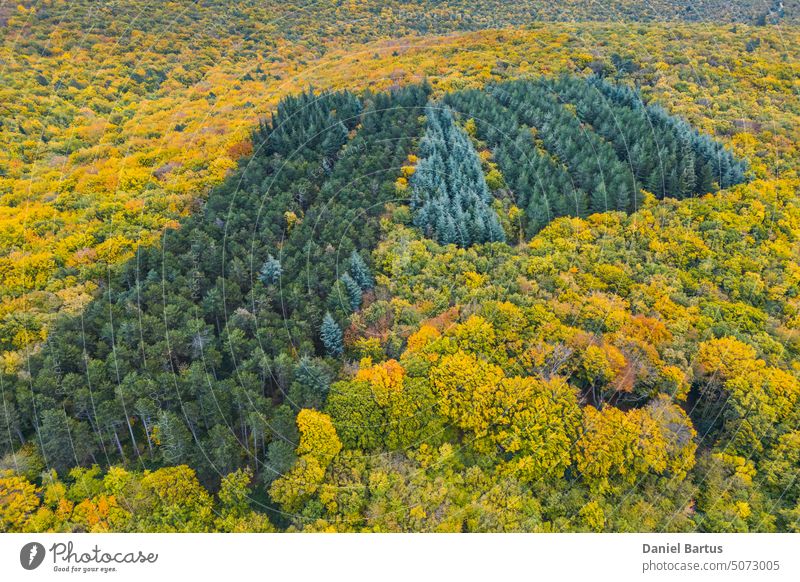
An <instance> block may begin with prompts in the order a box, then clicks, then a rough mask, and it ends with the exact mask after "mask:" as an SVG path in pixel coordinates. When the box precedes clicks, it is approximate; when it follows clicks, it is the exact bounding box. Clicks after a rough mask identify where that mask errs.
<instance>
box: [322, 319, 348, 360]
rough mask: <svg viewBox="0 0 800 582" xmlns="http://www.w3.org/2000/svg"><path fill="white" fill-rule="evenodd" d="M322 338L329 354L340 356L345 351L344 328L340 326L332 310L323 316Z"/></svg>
mask: <svg viewBox="0 0 800 582" xmlns="http://www.w3.org/2000/svg"><path fill="white" fill-rule="evenodd" d="M320 339H321V340H322V345H323V346H325V352H326V353H327V354H328V355H329V356H333V357H338V356H341V355H342V354H343V353H344V341H343V338H342V328H340V327H339V324H338V323H336V321H335V320H334V319H333V316H332V315H331V314H330V312H326V313H325V317H323V318H322V327H321V328H320Z"/></svg>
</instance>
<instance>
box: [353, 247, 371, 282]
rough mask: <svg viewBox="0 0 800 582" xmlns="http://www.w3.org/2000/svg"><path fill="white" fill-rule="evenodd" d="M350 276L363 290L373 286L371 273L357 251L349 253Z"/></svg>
mask: <svg viewBox="0 0 800 582" xmlns="http://www.w3.org/2000/svg"><path fill="white" fill-rule="evenodd" d="M350 276H351V277H353V279H354V280H355V282H356V283H358V286H359V287H361V289H363V290H364V291H367V290H369V289H372V288H373V287H374V286H375V280H374V279H373V278H372V273H371V272H370V270H369V267H368V266H367V264H366V263H365V262H364V259H362V258H361V255H360V254H358V251H353V252H352V253H351V254H350Z"/></svg>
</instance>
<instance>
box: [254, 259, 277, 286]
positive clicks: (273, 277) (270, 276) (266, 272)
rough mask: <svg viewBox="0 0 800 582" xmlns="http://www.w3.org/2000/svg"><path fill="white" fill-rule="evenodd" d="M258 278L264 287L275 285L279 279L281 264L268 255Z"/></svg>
mask: <svg viewBox="0 0 800 582" xmlns="http://www.w3.org/2000/svg"><path fill="white" fill-rule="evenodd" d="M258 278H259V279H260V280H261V282H262V283H264V285H274V284H276V283H277V282H278V281H279V280H280V278H281V262H280V261H279V260H278V259H276V258H275V257H273V256H272V255H269V257H267V260H266V261H265V262H264V266H262V267H261V272H260V273H259V276H258Z"/></svg>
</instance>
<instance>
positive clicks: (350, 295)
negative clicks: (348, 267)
mask: <svg viewBox="0 0 800 582" xmlns="http://www.w3.org/2000/svg"><path fill="white" fill-rule="evenodd" d="M339 280H340V281H341V282H342V285H344V289H345V292H346V293H347V301H348V303H349V304H350V309H352V310H353V311H358V309H359V308H360V307H361V299H362V295H361V287H360V286H359V284H358V283H356V281H355V280H354V279H353V278H352V277H351V276H350V275H349V273H345V274H344V275H342V277H341V279H339Z"/></svg>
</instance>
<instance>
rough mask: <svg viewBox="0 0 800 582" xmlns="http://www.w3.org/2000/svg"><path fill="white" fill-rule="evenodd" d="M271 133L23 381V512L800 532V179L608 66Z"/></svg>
mask: <svg viewBox="0 0 800 582" xmlns="http://www.w3.org/2000/svg"><path fill="white" fill-rule="evenodd" d="M598 95H601V96H602V97H603V100H600V99H598V98H597V96H598ZM614 120H616V122H617V123H619V122H620V120H624V121H625V126H626V129H625V131H616V132H615V131H614V130H612V129H611V128H610V125H609V124H611V123H614ZM494 121H496V122H497V125H495V123H494ZM646 124H649V125H650V126H651V129H650V131H649V132H644V130H643V129H642V128H643V127H644V125H646ZM508 136H511V139H509V137H508ZM647 136H649V138H648V137H647ZM626 138H628V139H631V142H630V143H628V142H626V141H625V140H626ZM251 139H252V143H253V153H252V155H250V156H248V157H246V158H245V159H243V160H242V161H241V162H240V164H239V169H238V170H237V171H236V172H234V173H233V174H232V175H231V176H230V177H229V178H228V179H226V180H225V182H224V184H222V185H221V186H219V187H217V188H215V189H214V190H213V191H212V193H211V195H210V196H209V198H208V200H207V201H206V202H205V203H204V204H203V206H202V207H201V209H200V210H198V211H197V212H195V213H194V215H193V216H191V217H190V218H189V219H188V220H187V221H186V222H185V224H183V225H182V226H181V228H179V229H174V230H170V231H167V232H166V233H165V235H164V237H163V240H162V242H161V244H160V245H159V246H158V247H152V248H142V249H140V250H139V251H138V253H137V255H136V257H135V259H134V260H132V261H129V262H128V263H126V264H125V265H124V266H123V268H122V269H120V270H119V272H118V273H115V274H112V275H110V276H109V277H108V279H107V280H106V281H105V282H104V285H103V293H102V295H100V296H99V297H98V298H96V299H95V300H93V301H92V302H91V303H90V304H89V305H87V306H86V308H85V309H84V310H83V311H82V312H81V314H80V316H67V317H63V318H60V319H59V320H58V321H57V322H56V324H55V325H54V327H53V329H51V331H50V334H49V336H48V338H47V340H46V341H45V342H44V344H43V346H42V348H41V351H40V352H39V353H37V354H35V355H33V356H31V357H29V358H28V360H27V365H26V369H25V373H18V374H16V375H11V374H6V375H5V376H4V377H3V379H2V380H3V381H2V386H3V406H4V410H3V412H4V413H3V414H2V415H0V416H1V417H2V423H1V424H0V435H2V436H0V439H2V440H0V444H2V446H3V448H4V452H5V455H6V456H5V461H4V463H6V464H7V465H10V466H13V467H14V472H13V473H8V474H7V476H6V477H5V478H4V479H3V480H2V481H0V483H2V487H3V488H4V491H5V492H6V493H5V495H13V496H14V499H15V501H14V503H13V504H11V506H10V507H9V509H8V510H7V512H6V516H4V520H5V521H4V524H5V527H6V528H9V529H12V530H28V531H32V530H36V531H40V530H45V529H46V530H51V529H52V530H56V531H59V530H73V531H74V530H76V529H77V530H90V531H131V530H133V531H151V530H153V531H162V530H165V531H207V530H215V531H217V530H222V531H270V530H272V529H275V528H277V529H279V530H283V529H290V530H303V531H353V530H355V531H516V530H522V531H587V530H588V531H599V530H613V531H642V530H644V531H650V530H656V531H658V530H668V531H672V530H675V531H683V530H697V529H699V530H701V531H748V530H752V531H774V530H780V531H785V530H791V529H794V528H796V527H797V517H798V514H797V511H798V506H797V503H798V501H799V499H798V493H800V491H798V490H797V487H796V486H795V485H793V484H792V482H791V477H792V475H791V471H789V472H787V471H786V470H785V469H786V467H787V466H791V465H792V463H794V462H796V454H797V451H796V446H795V445H796V443H795V441H796V440H797V431H796V429H797V425H798V420H800V418H799V417H798V415H799V414H800V408H799V407H798V402H797V400H798V398H799V397H800V380H798V378H797V376H796V373H797V370H796V367H793V365H792V362H796V361H797V357H798V350H800V342H798V335H797V334H796V333H794V332H792V331H791V329H792V328H796V326H797V324H798V315H797V314H798V310H797V300H796V296H797V295H796V294H797V291H798V284H800V280H798V279H797V278H796V276H794V277H791V276H790V277H789V278H784V277H782V275H781V273H783V272H784V270H786V269H789V271H786V275H788V274H789V273H791V272H792V271H791V265H793V264H794V265H796V263H793V259H792V257H791V252H790V249H792V248H794V249H797V248H798V246H797V237H798V235H800V229H798V226H800V214H798V212H799V211H800V208H798V204H797V200H796V193H797V184H796V181H791V180H785V181H774V182H766V181H755V182H753V181H750V179H749V178H747V175H748V174H750V173H751V172H750V170H749V169H748V167H747V164H746V163H745V162H744V161H742V160H740V159H737V158H736V157H735V156H733V155H732V154H731V153H729V152H728V150H726V149H725V148H724V147H722V145H721V144H720V143H719V142H717V141H715V140H713V139H712V138H710V137H708V136H707V135H705V134H701V133H699V132H698V131H697V130H694V129H692V128H691V126H689V125H688V124H687V123H686V122H685V121H683V120H681V119H680V118H677V117H674V116H671V115H669V114H668V113H666V111H665V110H664V109H663V108H661V107H659V106H656V105H653V104H650V103H647V102H646V101H645V100H644V99H643V98H642V96H641V94H639V93H637V92H636V91H634V90H631V89H629V88H625V87H623V86H620V85H617V84H614V83H611V82H609V81H605V80H602V79H600V78H598V77H596V76H592V77H587V78H578V77H566V76H565V77H560V78H557V79H542V78H540V79H533V80H530V81H524V82H523V81H512V82H506V83H500V84H496V85H490V86H488V87H487V88H486V89H485V90H483V91H478V90H466V91H456V92H452V93H448V94H446V95H443V96H441V97H440V98H435V97H434V96H433V93H432V89H431V87H430V86H429V85H427V84H425V83H423V84H418V85H409V86H406V87H404V88H398V89H396V90H393V91H390V92H377V93H373V92H371V91H366V92H362V93H352V92H348V91H339V92H336V91H323V92H313V91H307V92H304V93H301V94H299V95H297V96H290V97H287V98H286V99H284V100H283V101H281V102H280V103H279V105H278V106H277V108H276V109H275V111H274V113H273V114H272V115H271V116H270V117H269V118H268V119H264V120H262V122H261V123H260V124H259V125H258V126H257V127H256V128H255V129H254V130H253V133H252V137H251ZM615 140H617V141H615ZM620 142H622V145H620ZM587 144H588V145H587ZM510 148H518V149H519V150H520V151H523V152H525V155H526V158H523V159H527V155H528V154H529V155H530V156H531V158H530V159H531V160H533V161H532V162H531V163H530V164H529V163H527V162H526V163H523V164H520V163H519V162H518V160H519V159H520V154H519V153H516V152H514V151H513V150H511V149H510ZM587 152H592V153H587ZM656 160H657V161H656ZM593 165H597V166H598V167H599V169H598V170H597V171H593V168H592V166H593ZM517 168H522V169H523V172H521V173H520V172H517V171H516V169H517ZM598 175H599V176H600V178H599V179H598V178H597V176H598ZM556 180H561V184H562V185H568V186H570V188H559V185H558V182H556ZM747 182H750V183H747ZM720 188H724V189H726V190H727V192H726V193H725V195H722V194H714V193H715V192H717V191H718V190H719V189H720ZM651 190H652V191H651ZM720 196H723V197H720ZM753 199H757V200H758V201H759V202H758V205H757V206H754V207H752V208H748V206H747V203H748V201H751V200H753ZM558 217H561V218H558ZM767 220H768V221H769V224H770V225H777V230H775V228H774V227H770V228H769V229H768V228H767V222H765V221H767ZM780 225H784V226H782V227H781V226H780ZM743 230H744V231H745V232H746V233H747V236H746V237H741V236H740V235H739V233H741V232H742V231H743ZM530 237H533V238H530ZM776 237H777V238H776ZM527 240H530V242H526V241H527ZM514 241H519V242H514ZM723 248H724V249H725V251H724V252H722V249H723ZM795 259H796V257H795ZM795 274H796V273H795ZM776 286H777V287H776ZM703 289H707V290H710V289H716V290H717V292H716V293H710V292H708V291H706V292H702V290H703ZM688 330H691V332H692V333H687V332H688ZM65 443H69V446H65ZM793 443H795V444H793ZM793 455H794V456H793ZM792 459H795V460H794V461H793V460H792ZM787 463H788V465H787ZM40 473H41V475H42V476H41V478H39V477H38V475H39V474H40ZM787 479H790V481H787ZM171 483H172V484H173V485H170V484H171ZM185 504H188V505H185ZM195 504H196V505H197V509H196V510H189V508H191V507H194V505H195ZM173 506H175V507H181V510H180V511H179V512H178V513H179V514H180V515H179V516H175V515H174V512H175V511H176V509H175V507H173ZM162 513H165V514H166V515H170V516H171V517H170V518H169V519H167V518H165V517H163V516H162Z"/></svg>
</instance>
